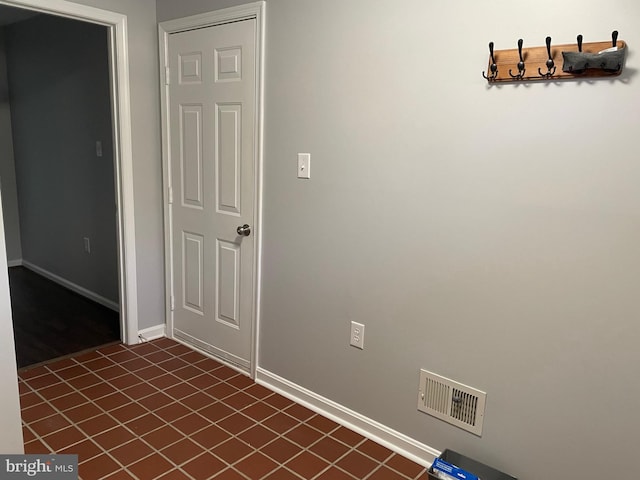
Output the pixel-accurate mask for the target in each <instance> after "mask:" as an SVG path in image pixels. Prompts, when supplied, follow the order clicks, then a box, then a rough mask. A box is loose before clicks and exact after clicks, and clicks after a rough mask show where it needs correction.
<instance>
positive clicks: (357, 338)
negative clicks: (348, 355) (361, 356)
mask: <svg viewBox="0 0 640 480" xmlns="http://www.w3.org/2000/svg"><path fill="white" fill-rule="evenodd" d="M349 344H350V345H351V346H352V347H356V348H359V349H361V350H363V349H364V325H363V324H362V323H358V322H351V338H350V339H349Z"/></svg>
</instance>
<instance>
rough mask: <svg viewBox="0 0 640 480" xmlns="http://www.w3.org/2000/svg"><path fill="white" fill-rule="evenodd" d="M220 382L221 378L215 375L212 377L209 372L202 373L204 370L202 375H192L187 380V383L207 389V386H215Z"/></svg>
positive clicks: (200, 388)
mask: <svg viewBox="0 0 640 480" xmlns="http://www.w3.org/2000/svg"><path fill="white" fill-rule="evenodd" d="M220 382H221V380H219V379H217V378H215V377H212V376H211V375H209V374H208V373H202V372H201V373H200V375H198V376H196V377H192V378H190V379H189V380H187V383H188V384H189V385H193V386H194V387H196V388H197V389H198V390H206V389H207V388H210V387H213V386H214V385H217V384H218V383H220Z"/></svg>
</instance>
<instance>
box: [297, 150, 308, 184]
mask: <svg viewBox="0 0 640 480" xmlns="http://www.w3.org/2000/svg"><path fill="white" fill-rule="evenodd" d="M298 178H311V154H310V153H299V154H298Z"/></svg>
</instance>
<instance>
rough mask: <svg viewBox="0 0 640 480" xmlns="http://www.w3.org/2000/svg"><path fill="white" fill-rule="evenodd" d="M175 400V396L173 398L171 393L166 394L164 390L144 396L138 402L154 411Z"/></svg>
mask: <svg viewBox="0 0 640 480" xmlns="http://www.w3.org/2000/svg"><path fill="white" fill-rule="evenodd" d="M173 402H174V399H173V398H171V397H170V396H169V395H165V394H164V393H162V392H158V393H154V394H153V395H149V396H148V397H144V398H142V399H140V400H138V403H139V404H140V405H142V406H143V407H145V408H147V409H149V410H151V411H152V412H153V411H156V410H158V409H160V408H162V407H165V406H167V405H169V404H170V403H173Z"/></svg>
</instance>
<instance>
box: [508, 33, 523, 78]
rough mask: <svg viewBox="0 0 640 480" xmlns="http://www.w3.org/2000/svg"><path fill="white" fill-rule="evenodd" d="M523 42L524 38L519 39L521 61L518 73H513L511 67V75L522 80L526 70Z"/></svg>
mask: <svg viewBox="0 0 640 480" xmlns="http://www.w3.org/2000/svg"><path fill="white" fill-rule="evenodd" d="M522 43H523V41H522V39H520V40H518V55H519V56H520V61H519V62H518V74H517V75H514V74H513V73H511V69H509V75H511V78H515V79H517V80H522V79H523V78H524V72H525V66H524V58H523V57H522Z"/></svg>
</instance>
